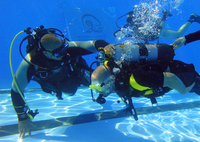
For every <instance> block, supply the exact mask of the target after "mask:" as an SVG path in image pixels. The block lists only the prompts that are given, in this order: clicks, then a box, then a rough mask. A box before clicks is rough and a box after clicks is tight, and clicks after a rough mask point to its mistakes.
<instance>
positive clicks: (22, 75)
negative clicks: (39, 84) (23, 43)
mask: <svg viewBox="0 0 200 142" xmlns="http://www.w3.org/2000/svg"><path fill="white" fill-rule="evenodd" d="M26 58H27V57H26ZM29 67H30V64H28V63H27V62H26V61H25V60H23V61H22V62H21V64H20V65H19V67H18V69H17V72H16V74H15V80H16V83H17V86H18V88H19V90H20V91H21V93H22V94H23V91H24V89H25V88H26V86H27V85H28V83H29V81H28V78H27V72H28V68H29ZM16 83H15V81H14V80H13V82H12V89H11V98H12V104H13V107H14V109H15V111H16V113H17V116H18V120H19V121H20V120H24V119H25V118H23V117H24V115H23V114H25V111H26V107H25V102H24V100H23V99H22V97H21V95H20V93H19V91H18V89H17V86H16Z"/></svg>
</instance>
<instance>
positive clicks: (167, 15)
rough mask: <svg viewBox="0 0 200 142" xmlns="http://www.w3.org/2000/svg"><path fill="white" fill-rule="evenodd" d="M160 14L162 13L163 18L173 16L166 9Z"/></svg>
mask: <svg viewBox="0 0 200 142" xmlns="http://www.w3.org/2000/svg"><path fill="white" fill-rule="evenodd" d="M162 13H163V16H166V17H172V16H173V15H172V14H171V13H170V11H169V10H168V9H165V10H163V11H162Z"/></svg>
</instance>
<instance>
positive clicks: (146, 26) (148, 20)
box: [114, 3, 200, 43]
mask: <svg viewBox="0 0 200 142" xmlns="http://www.w3.org/2000/svg"><path fill="white" fill-rule="evenodd" d="M162 13H163V17H162V19H161V18H160V16H159V15H158V14H157V13H156V11H155V10H154V9H153V8H151V7H150V6H149V5H148V4H147V3H141V4H139V5H135V6H134V8H133V11H130V12H128V13H127V14H125V15H127V18H126V21H127V24H125V25H124V26H123V27H119V26H118V24H117V22H118V20H119V19H120V18H122V17H123V16H125V15H123V16H121V17H119V18H118V19H117V21H116V25H117V27H118V28H120V29H119V30H117V31H116V32H114V36H115V37H121V38H123V37H127V38H133V39H137V40H139V42H142V41H144V43H149V41H154V40H159V38H166V39H173V38H179V37H181V36H182V35H183V34H184V33H185V32H186V31H187V29H188V28H189V27H190V25H191V24H192V23H193V22H197V23H199V24H200V16H199V15H196V14H191V15H190V18H189V20H188V21H187V22H186V23H185V24H183V25H182V26H181V27H180V28H179V30H178V31H173V30H167V29H165V21H166V20H167V17H171V16H172V14H171V13H170V12H169V10H167V9H166V10H163V11H162ZM158 42H159V41H158Z"/></svg>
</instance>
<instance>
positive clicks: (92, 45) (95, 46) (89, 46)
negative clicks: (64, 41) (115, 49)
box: [69, 40, 108, 54]
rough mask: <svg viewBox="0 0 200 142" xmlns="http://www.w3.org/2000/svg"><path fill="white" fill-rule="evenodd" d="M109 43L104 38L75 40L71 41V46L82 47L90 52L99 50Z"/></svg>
mask: <svg viewBox="0 0 200 142" xmlns="http://www.w3.org/2000/svg"><path fill="white" fill-rule="evenodd" d="M107 45H108V42H106V41H104V40H94V41H84V42H81V41H73V42H69V48H74V47H77V48H82V49H85V50H87V51H88V54H91V53H95V52H98V51H99V50H100V49H101V48H104V47H105V46H107Z"/></svg>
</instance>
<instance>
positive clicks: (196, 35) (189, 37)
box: [185, 30, 200, 45]
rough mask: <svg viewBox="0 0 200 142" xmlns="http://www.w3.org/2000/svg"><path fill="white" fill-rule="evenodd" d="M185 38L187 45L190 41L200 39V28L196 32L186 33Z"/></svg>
mask: <svg viewBox="0 0 200 142" xmlns="http://www.w3.org/2000/svg"><path fill="white" fill-rule="evenodd" d="M185 39H186V41H185V45H186V44H188V43H190V42H193V41H196V40H200V30H199V31H197V32H194V33H191V34H188V35H186V36H185Z"/></svg>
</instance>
